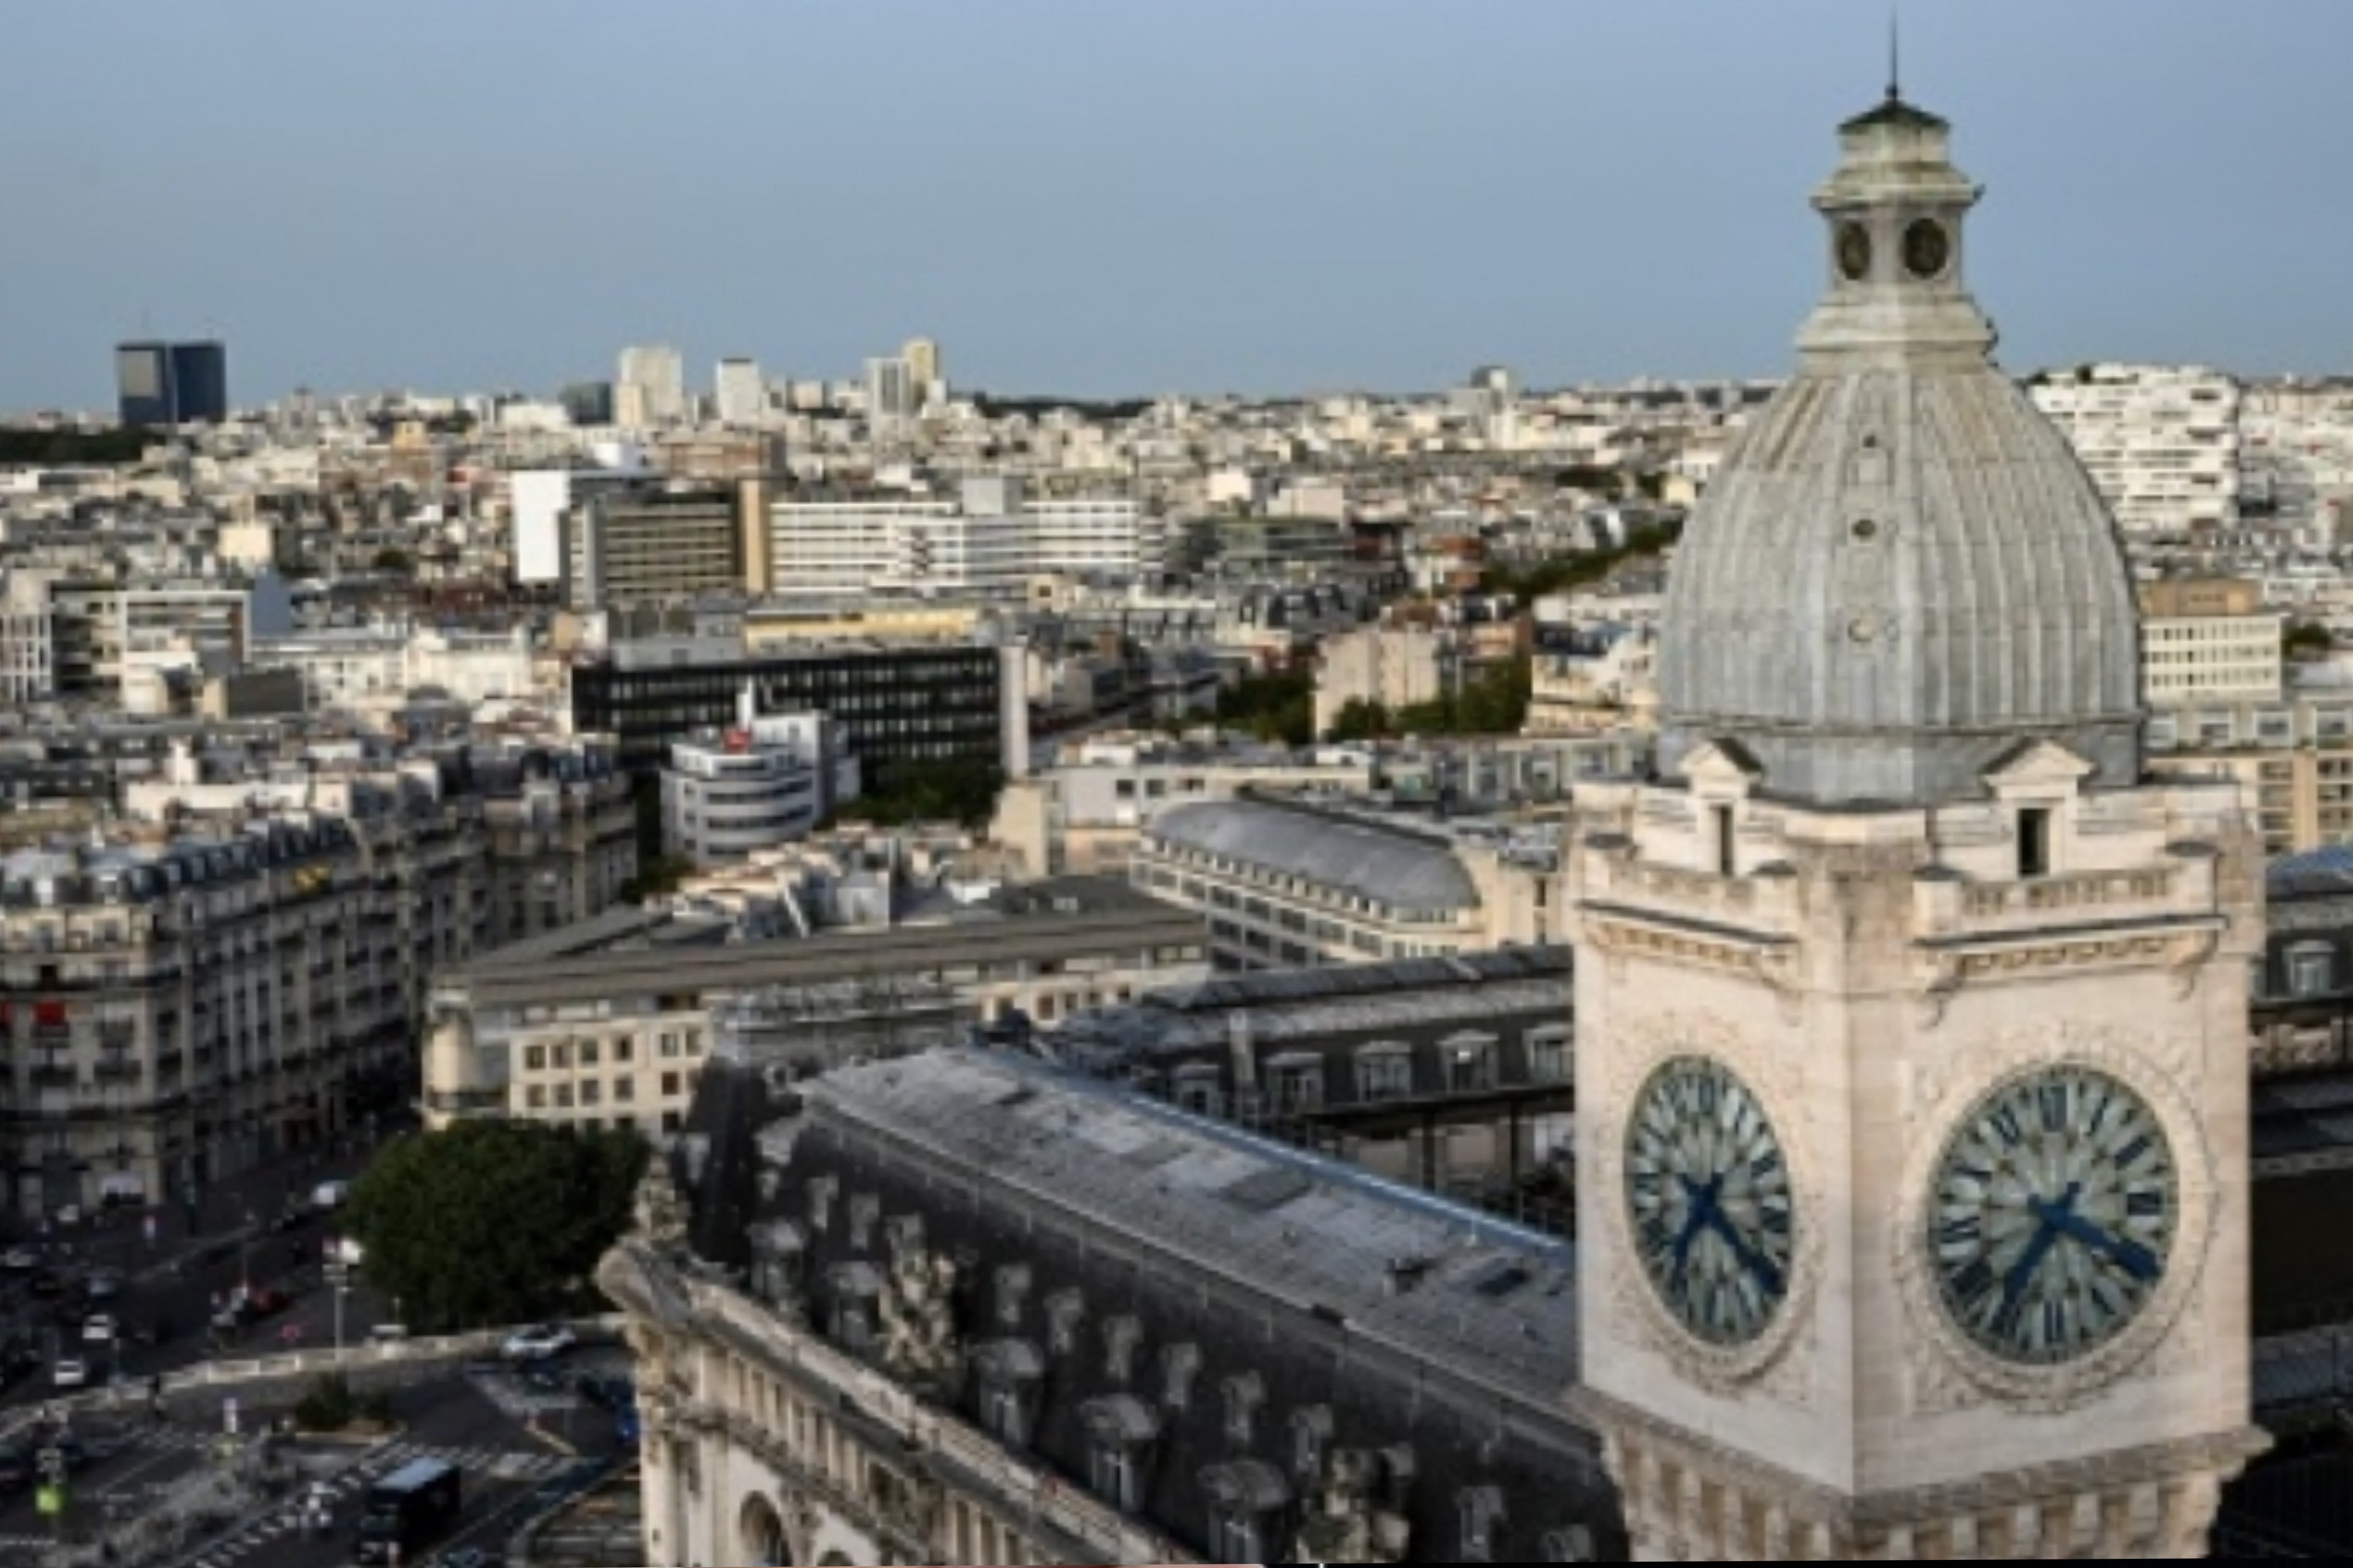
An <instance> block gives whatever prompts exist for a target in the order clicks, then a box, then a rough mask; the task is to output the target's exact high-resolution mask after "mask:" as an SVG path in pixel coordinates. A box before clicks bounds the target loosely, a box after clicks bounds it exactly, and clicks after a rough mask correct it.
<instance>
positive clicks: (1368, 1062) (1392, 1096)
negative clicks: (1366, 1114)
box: [1356, 1045, 1413, 1100]
mask: <svg viewBox="0 0 2353 1568" xmlns="http://www.w3.org/2000/svg"><path fill="white" fill-rule="evenodd" d="M1412 1092H1413V1048H1412V1047H1410V1046H1403V1045H1383V1046H1366V1047H1365V1048H1364V1049H1363V1050H1361V1051H1359V1052H1357V1053H1356V1093H1357V1095H1358V1097H1359V1098H1361V1099H1364V1100H1402V1099H1403V1098H1405V1097H1406V1096H1407V1095H1409V1094H1411V1093H1412Z"/></svg>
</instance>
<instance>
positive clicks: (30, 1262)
mask: <svg viewBox="0 0 2353 1568" xmlns="http://www.w3.org/2000/svg"><path fill="white" fill-rule="evenodd" d="M40 1266H41V1254H40V1251H39V1249H37V1248H36V1247H10V1248H9V1249H8V1250H7V1251H5V1252H0V1268H5V1269H6V1270H7V1271H8V1272H9V1273H11V1274H29V1273H31V1272H32V1271H33V1270H34V1269H36V1268H39V1267H40Z"/></svg>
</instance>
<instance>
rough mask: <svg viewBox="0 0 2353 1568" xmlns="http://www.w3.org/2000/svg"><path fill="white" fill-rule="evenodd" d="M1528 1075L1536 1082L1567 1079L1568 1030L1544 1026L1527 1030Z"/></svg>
mask: <svg viewBox="0 0 2353 1568" xmlns="http://www.w3.org/2000/svg"><path fill="white" fill-rule="evenodd" d="M1528 1077H1529V1079H1531V1080H1532V1081H1534V1082H1536V1083H1567V1081H1568V1079H1569V1058H1568V1031H1567V1029H1562V1028H1545V1029H1534V1030H1531V1031H1529V1034H1528Z"/></svg>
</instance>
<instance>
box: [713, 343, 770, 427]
mask: <svg viewBox="0 0 2353 1568" xmlns="http://www.w3.org/2000/svg"><path fill="white" fill-rule="evenodd" d="M715 382H716V384H715V386H714V391H715V392H716V394H717V399H716V403H715V411H716V413H717V415H718V417H719V423H721V424H722V425H732V426H753V425H764V424H765V423H766V422H767V418H768V382H767V378H766V377H765V376H764V375H762V374H760V362H759V361H757V360H749V359H723V360H721V361H720V362H719V374H718V375H717V377H716V378H715Z"/></svg>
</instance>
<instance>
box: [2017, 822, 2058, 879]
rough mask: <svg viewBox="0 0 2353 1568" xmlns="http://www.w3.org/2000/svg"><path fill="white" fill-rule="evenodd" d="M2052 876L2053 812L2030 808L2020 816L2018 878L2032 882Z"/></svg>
mask: <svg viewBox="0 0 2353 1568" xmlns="http://www.w3.org/2000/svg"><path fill="white" fill-rule="evenodd" d="M2049 875H2051V812H2050V810H2049V808H2048V807H2045V806H2029V807H2027V808H2026V809H2025V810H2023V811H2021V812H2020V813H2019V814H2018V877H2019V880H2021V881H2022V882H2031V881H2032V880H2034V879H2036V878H2038V877H2047V876H2049Z"/></svg>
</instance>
